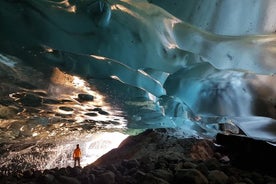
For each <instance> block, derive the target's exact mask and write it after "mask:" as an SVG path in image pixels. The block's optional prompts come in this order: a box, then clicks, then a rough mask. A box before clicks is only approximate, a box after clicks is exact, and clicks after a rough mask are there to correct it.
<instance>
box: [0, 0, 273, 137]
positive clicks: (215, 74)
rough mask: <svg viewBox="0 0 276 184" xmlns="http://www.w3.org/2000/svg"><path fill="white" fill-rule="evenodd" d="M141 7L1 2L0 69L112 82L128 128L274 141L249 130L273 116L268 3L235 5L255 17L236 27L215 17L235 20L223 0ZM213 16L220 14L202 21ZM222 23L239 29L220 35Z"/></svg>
mask: <svg viewBox="0 0 276 184" xmlns="http://www.w3.org/2000/svg"><path fill="white" fill-rule="evenodd" d="M150 2H152V3H155V4H156V5H154V4H152V3H149V2H148V1H146V0H65V1H61V0H55V1H53V0H22V1H10V0H2V1H0V23H1V29H0V40H1V41H0V54H1V55H0V56H1V57H0V62H1V63H5V62H6V61H7V60H12V59H11V58H14V57H16V58H17V59H20V60H22V61H23V62H24V63H25V64H26V65H29V66H32V67H34V68H37V69H40V70H41V71H44V72H49V70H46V69H45V68H51V67H57V68H59V69H60V70H62V71H63V72H66V73H68V74H70V75H76V76H79V77H82V78H83V79H86V80H87V81H90V80H95V79H106V78H109V79H112V81H113V82H110V81H109V82H110V83H109V84H108V85H109V87H108V88H109V89H108V90H110V91H112V93H115V94H116V95H117V96H116V95H114V96H115V98H116V100H117V98H120V100H118V101H119V102H120V103H124V104H123V105H122V104H120V105H121V106H122V108H123V109H124V110H125V111H126V112H127V113H128V117H127V118H128V120H129V124H128V126H129V127H132V128H141V129H143V128H157V127H182V126H184V125H185V128H188V129H189V130H188V131H190V132H192V133H191V134H193V133H194V132H195V134H197V133H199V132H200V133H202V132H207V134H208V132H210V133H211V134H212V131H217V128H216V127H217V124H220V123H226V122H227V123H228V125H232V123H235V124H236V125H238V126H239V127H240V128H242V129H243V130H244V131H245V132H246V133H247V134H248V135H249V136H253V137H254V136H257V135H261V136H260V138H266V139H275V132H273V130H272V129H267V130H265V131H262V133H263V135H262V134H260V133H258V131H256V130H257V129H258V127H260V126H257V123H263V125H264V126H266V127H268V126H271V125H272V124H273V125H274V124H275V118H276V108H275V107H276V96H275V94H276V87H275V82H276V78H275V73H276V62H275V58H276V35H275V34H273V31H269V30H270V29H273V28H275V27H273V26H275V20H274V19H273V18H270V17H269V15H270V14H269V13H270V8H269V7H270V6H275V3H273V2H271V1H264V2H263V1H262V3H263V4H260V2H259V3H256V2H255V1H254V2H255V3H254V2H253V1H242V2H240V1H238V2H236V3H240V4H239V7H245V6H247V7H252V8H253V9H254V11H256V12H257V14H256V15H255V16H252V17H250V16H251V13H252V12H251V13H249V14H248V13H247V14H246V16H245V17H240V19H242V18H243V19H242V21H241V22H242V24H243V25H239V22H235V20H236V19H235V20H234V19H231V16H225V15H224V14H223V12H224V11H231V12H233V13H234V14H233V15H235V17H237V16H239V15H240V14H238V13H240V12H238V10H235V9H233V7H234V6H235V5H236V4H235V3H232V1H231V2H230V1H227V0H225V1H221V3H220V6H218V4H219V3H218V2H217V1H206V2H205V3H206V4H204V3H203V5H202V7H200V8H202V11H199V9H200V8H196V7H198V6H199V5H200V2H201V1H193V3H187V2H186V1H181V2H179V1H176V0H174V1H172V2H173V3H172V2H171V4H170V6H167V5H166V3H168V1H162V2H161V1H154V0H153V1H150ZM185 3H186V4H185ZM208 3H209V4H208ZM175 4H177V5H179V7H183V8H184V7H186V9H185V8H184V9H185V10H187V11H186V12H185V11H181V10H179V8H176V7H175V6H173V5H175ZM186 5H187V6H186ZM207 5H208V6H207ZM230 5H231V6H230ZM268 5H269V6H268ZM265 6H268V7H267V8H265ZM161 7H162V8H161ZM189 7H193V8H195V9H196V11H195V12H191V9H190V11H188V8H189ZM235 7H236V6H235ZM258 7H261V8H262V10H264V11H265V12H266V11H267V12H266V13H267V14H266V16H267V17H268V18H267V19H266V20H263V21H261V20H260V18H259V17H260V16H261V15H262V14H261V13H260V12H261V10H260V9H258ZM163 8H167V9H168V11H166V10H165V9H163ZM208 8H209V9H208ZM227 8H229V9H227ZM235 11H237V12H235ZM168 12H170V13H168ZM181 12H182V14H181ZM218 12H219V13H220V14H222V15H224V16H217V17H214V16H211V15H214V14H218ZM252 14H253V13H252ZM249 15H250V16H249ZM205 16H206V17H205ZM188 17H190V18H191V17H192V20H190V22H188ZM225 17H226V18H227V20H228V21H229V24H230V23H233V24H237V25H239V26H236V27H233V26H229V28H228V27H227V23H226V22H224V21H223V20H224V18H225ZM271 17H273V16H271ZM208 21H209V22H208ZM214 22H218V26H217V25H215V23H214ZM248 22H251V24H250V23H248ZM262 22H263V25H262V24H261V23H262ZM253 23H254V25H256V29H254V28H252V24H253ZM255 23H256V24H255ZM208 24H212V25H213V26H214V28H213V29H212V26H208ZM248 26H249V27H250V26H251V28H250V30H249V29H247V28H248ZM268 26H271V27H272V28H270V29H268ZM217 33H219V34H217ZM248 33H254V34H248ZM12 62H13V61H12ZM114 80H115V81H116V82H114ZM118 81H119V82H120V83H117V82H118ZM90 82H91V81H90ZM93 84H95V83H93ZM97 84H98V83H97ZM101 85H102V84H101ZM100 87H102V86H99V88H100ZM108 92H109V91H108ZM120 93H122V94H120ZM114 96H112V97H114ZM253 116H260V117H262V116H263V117H265V118H256V117H253ZM256 119H257V120H258V122H257V121H255V120H256ZM245 121H246V122H247V123H244V124H246V126H244V124H241V122H245ZM250 122H252V123H251V124H250ZM247 127H251V128H247ZM252 127H256V128H252ZM234 130H235V129H232V131H234ZM256 132H257V133H256Z"/></svg>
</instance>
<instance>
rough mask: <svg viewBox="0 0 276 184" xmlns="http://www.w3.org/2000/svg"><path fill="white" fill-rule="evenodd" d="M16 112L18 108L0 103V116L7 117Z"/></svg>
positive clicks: (12, 115)
mask: <svg viewBox="0 0 276 184" xmlns="http://www.w3.org/2000/svg"><path fill="white" fill-rule="evenodd" d="M17 113H18V110H17V109H16V108H14V107H7V106H2V105H0V118H1V119H9V118H12V117H14V116H15V115H16V114H17Z"/></svg>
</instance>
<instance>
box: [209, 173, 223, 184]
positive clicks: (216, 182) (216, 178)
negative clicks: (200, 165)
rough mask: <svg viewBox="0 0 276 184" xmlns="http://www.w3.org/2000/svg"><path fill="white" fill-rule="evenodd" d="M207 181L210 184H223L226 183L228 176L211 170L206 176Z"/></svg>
mask: <svg viewBox="0 0 276 184" xmlns="http://www.w3.org/2000/svg"><path fill="white" fill-rule="evenodd" d="M208 179H209V181H210V182H211V183H212V184H225V183H227V180H228V176H227V175H226V174H225V173H224V172H222V171H219V170H212V171H210V173H209V174H208Z"/></svg>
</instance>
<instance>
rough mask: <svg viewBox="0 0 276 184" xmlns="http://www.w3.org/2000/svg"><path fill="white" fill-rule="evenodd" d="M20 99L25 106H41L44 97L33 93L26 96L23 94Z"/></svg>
mask: <svg viewBox="0 0 276 184" xmlns="http://www.w3.org/2000/svg"><path fill="white" fill-rule="evenodd" d="M19 101H20V102H21V103H22V105H24V106H29V107H39V106H41V103H42V98H41V97H39V96H37V95H33V94H25V95H24V96H22V97H21V98H20V100H19Z"/></svg>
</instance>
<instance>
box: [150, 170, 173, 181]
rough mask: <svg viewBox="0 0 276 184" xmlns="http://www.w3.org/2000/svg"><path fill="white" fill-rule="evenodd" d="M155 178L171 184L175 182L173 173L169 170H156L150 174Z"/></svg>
mask: <svg viewBox="0 0 276 184" xmlns="http://www.w3.org/2000/svg"><path fill="white" fill-rule="evenodd" d="M150 173H151V174H153V176H155V177H157V178H161V179H163V180H165V181H167V182H169V183H171V182H172V181H173V177H174V176H173V172H172V171H171V170H169V169H155V170H153V171H151V172H150Z"/></svg>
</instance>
